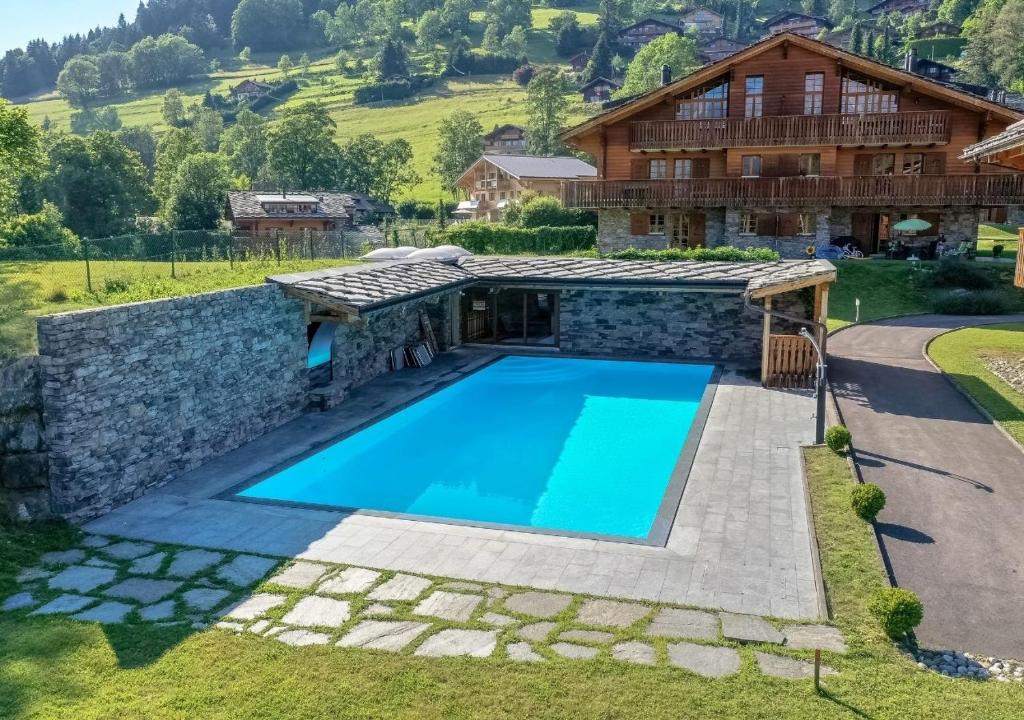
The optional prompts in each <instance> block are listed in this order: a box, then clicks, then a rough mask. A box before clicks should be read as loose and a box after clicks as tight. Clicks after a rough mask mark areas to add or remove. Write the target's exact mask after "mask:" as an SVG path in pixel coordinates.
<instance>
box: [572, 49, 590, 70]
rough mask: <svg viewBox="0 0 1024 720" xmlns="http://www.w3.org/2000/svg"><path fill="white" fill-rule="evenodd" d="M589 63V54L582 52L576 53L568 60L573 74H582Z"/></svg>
mask: <svg viewBox="0 0 1024 720" xmlns="http://www.w3.org/2000/svg"><path fill="white" fill-rule="evenodd" d="M589 62H590V53H589V52H587V51H586V50H584V51H583V52H581V53H576V54H575V55H573V56H572V57H571V58H569V67H570V68H572V71H573V72H577V73H579V72H583V71H584V70H586V68H587V63H589Z"/></svg>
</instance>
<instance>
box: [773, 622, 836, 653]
mask: <svg viewBox="0 0 1024 720" xmlns="http://www.w3.org/2000/svg"><path fill="white" fill-rule="evenodd" d="M782 634H783V635H784V636H785V637H786V646H787V647H791V648H795V649H797V650H831V651H832V652H837V653H845V652H846V650H847V647H846V642H845V641H844V640H843V634H842V633H841V632H839V630H837V629H836V628H834V627H832V626H830V625H787V626H786V627H784V628H782Z"/></svg>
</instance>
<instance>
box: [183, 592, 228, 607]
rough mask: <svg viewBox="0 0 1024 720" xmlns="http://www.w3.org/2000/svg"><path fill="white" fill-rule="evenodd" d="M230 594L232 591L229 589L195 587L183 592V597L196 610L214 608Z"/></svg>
mask: <svg viewBox="0 0 1024 720" xmlns="http://www.w3.org/2000/svg"><path fill="white" fill-rule="evenodd" d="M230 594H231V593H229V592H228V591H227V590H219V589H217V588H194V589H192V590H186V591H185V592H183V593H182V594H181V599H182V600H184V601H185V604H186V605H188V606H189V607H190V608H194V609H196V610H213V609H214V608H215V607H217V606H218V605H220V604H221V603H222V602H224V600H225V599H227V597H228V596H229V595H230Z"/></svg>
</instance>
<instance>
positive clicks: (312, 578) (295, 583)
mask: <svg viewBox="0 0 1024 720" xmlns="http://www.w3.org/2000/svg"><path fill="white" fill-rule="evenodd" d="M329 569H330V568H328V567H327V566H326V565H321V564H320V563H308V562H297V563H295V564H294V565H292V566H291V567H288V568H285V570H284V571H283V572H281V573H279V574H277V575H275V576H274V577H272V578H270V580H269V582H271V583H273V584H274V585H281V586H282V587H287V588H293V589H295V590H306V589H308V588H311V587H313V585H315V584H316V581H317V580H319V579H320V578H322V577H323V576H324V573H326V572H327V571H328V570H329Z"/></svg>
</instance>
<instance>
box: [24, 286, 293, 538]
mask: <svg viewBox="0 0 1024 720" xmlns="http://www.w3.org/2000/svg"><path fill="white" fill-rule="evenodd" d="M306 348H307V343H306V324H305V317H304V313H303V306H302V303H301V302H299V301H297V300H292V299H287V298H285V296H284V295H283V293H282V291H281V290H280V289H279V288H278V287H277V286H276V285H269V284H268V285H261V286H257V287H249V288H240V289H237V290H227V291H221V292H215V293H206V294H203V295H195V296H191V297H183V298H173V299H169V300H157V301H153V302H144V303H135V304H131V305H121V306H117V307H108V308H97V309H93V310H85V311H81V312H72V313H65V314H61V315H52V316H47V317H42V318H39V355H40V360H39V367H40V376H41V383H42V400H43V408H44V415H43V417H44V420H45V422H46V437H47V440H48V442H49V445H50V487H51V495H52V501H53V511H54V512H55V513H57V514H60V515H62V516H65V517H67V518H69V519H72V520H84V519H87V518H90V517H94V516H97V515H100V514H102V513H104V512H106V511H108V510H110V509H111V508H113V507H116V506H117V505H120V504H123V503H125V502H127V501H129V500H131V499H133V498H136V497H139V496H140V495H142V494H143V493H145V492H146V491H147V490H149V489H151V488H154V487H158V486H160V485H162V484H164V483H166V482H167V481H168V480H170V479H171V478H173V477H174V476H175V475H177V474H179V473H181V472H183V471H186V470H189V469H191V468H194V467H196V466H198V465H200V464H201V463H202V462H204V461H205V460H208V459H210V458H213V457H216V456H218V455H221V454H223V453H225V452H227V451H229V450H232V449H234V448H236V447H238V446H239V445H242V444H243V443H245V442H248V441H250V440H252V439H254V438H256V437H258V436H260V435H262V434H263V433H265V432H267V431H268V430H270V429H272V428H275V427H277V426H279V425H281V424H282V423H284V422H286V421H288V420H291V419H292V418H294V417H296V416H297V415H299V414H300V413H301V412H302V410H303V408H304V406H305V402H306V385H307V370H306Z"/></svg>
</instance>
